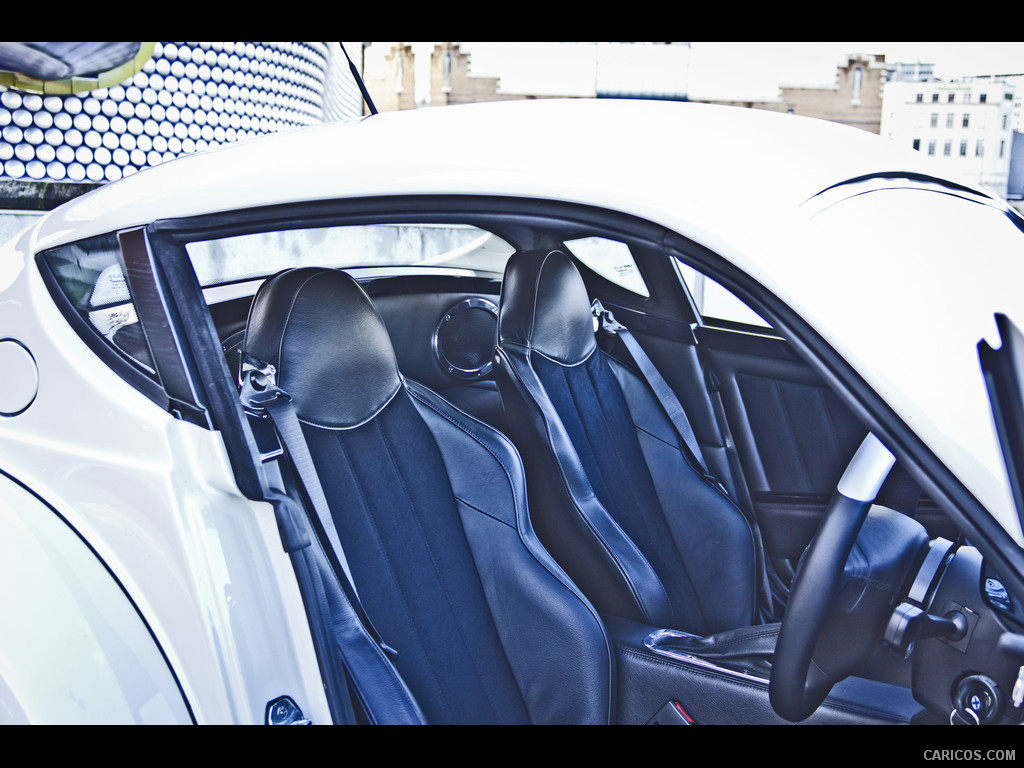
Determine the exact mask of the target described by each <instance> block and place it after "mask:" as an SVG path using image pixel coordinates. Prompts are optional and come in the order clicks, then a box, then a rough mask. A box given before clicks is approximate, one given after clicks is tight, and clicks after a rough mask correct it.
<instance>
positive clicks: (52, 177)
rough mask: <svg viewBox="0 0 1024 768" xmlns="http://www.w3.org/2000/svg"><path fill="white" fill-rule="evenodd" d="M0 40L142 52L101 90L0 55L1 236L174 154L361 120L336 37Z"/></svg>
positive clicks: (94, 82) (91, 80) (89, 80)
mask: <svg viewBox="0 0 1024 768" xmlns="http://www.w3.org/2000/svg"><path fill="white" fill-rule="evenodd" d="M3 45H5V46H9V47H11V46H19V45H21V46H25V47H30V46H59V45H65V46H75V45H78V46H86V45H94V46H98V45H109V46H136V47H137V48H138V49H139V51H140V53H139V54H138V55H137V56H136V60H135V61H134V62H133V66H131V67H129V69H128V70H127V72H123V71H121V70H120V69H114V70H111V71H112V72H116V77H115V78H114V79H112V81H111V82H109V83H108V82H105V81H103V80H102V78H101V77H98V76H88V77H86V76H76V77H74V78H65V79H64V80H60V81H58V80H43V79H35V78H33V77H31V76H26V75H24V74H23V73H18V72H17V70H13V69H12V68H14V67H16V66H17V65H18V61H16V60H11V61H7V60H6V59H4V57H2V56H0V65H2V66H3V67H7V70H5V71H3V72H0V241H3V240H6V238H7V236H8V235H10V234H12V233H13V231H16V230H17V229H19V228H20V226H21V222H22V220H23V218H24V217H25V216H28V215H33V214H34V213H38V212H41V211H45V210H48V209H49V208H52V207H54V206H56V205H59V204H60V203H62V202H64V201H65V200H67V199H69V198H71V197H74V196H76V195H79V194H82V193H83V192H86V191H88V190H89V189H91V188H93V187H95V186H97V185H100V184H104V183H106V182H109V181H114V180H117V179H119V178H121V177H122V176H127V175H130V174H133V173H136V172H138V171H140V170H143V169H145V168H147V167H149V166H152V165H157V164H159V163H163V162H166V161H167V160H170V159H173V158H175V157H177V156H179V155H185V154H191V153H193V152H202V151H204V150H206V149H210V148H214V147H217V146H220V145H222V144H228V143H231V142H235V141H244V140H247V139H251V138H254V137H256V136H260V135H263V134H268V133H274V132H276V131H280V130H286V129H291V128H295V127H299V126H304V125H311V124H316V123H321V122H326V121H330V120H337V119H344V118H346V117H356V116H358V115H360V114H361V113H362V98H361V95H360V93H359V89H358V87H357V86H356V83H355V80H354V79H353V78H352V75H351V73H350V71H349V68H348V61H347V60H346V58H345V56H344V55H342V50H341V47H340V45H339V43H337V42H265V43H261V42H154V43H104V44H99V43H94V44H86V43H25V44H18V43H6V44H3ZM345 45H346V50H349V49H350V47H351V49H352V50H358V45H359V44H358V43H347V44H345ZM40 58H42V57H40ZM30 63H31V61H30V60H26V65H28V64H30ZM103 74H107V73H103Z"/></svg>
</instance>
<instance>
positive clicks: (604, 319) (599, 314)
mask: <svg viewBox="0 0 1024 768" xmlns="http://www.w3.org/2000/svg"><path fill="white" fill-rule="evenodd" d="M590 311H591V312H592V313H593V315H594V331H604V332H605V333H610V334H612V335H615V334H617V333H618V332H619V331H621V330H625V328H626V326H624V325H622V324H621V323H620V322H619V321H618V320H616V319H615V315H613V314H612V311H611V310H610V309H605V308H604V306H603V305H602V304H601V300H600V299H594V301H593V303H592V304H591V305H590Z"/></svg>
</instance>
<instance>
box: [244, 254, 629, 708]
mask: <svg viewBox="0 0 1024 768" xmlns="http://www.w3.org/2000/svg"><path fill="white" fill-rule="evenodd" d="M245 350H246V354H247V355H251V356H253V357H255V358H257V359H259V360H261V361H263V362H266V363H272V364H273V365H274V366H275V367H276V369H277V376H278V384H279V386H280V387H281V388H282V389H284V390H285V391H286V392H288V393H289V394H290V395H291V397H292V399H293V402H294V403H295V407H296V410H297V412H298V416H299V419H300V422H301V424H302V430H303V433H304V434H305V437H306V441H307V442H308V445H309V449H310V453H311V455H312V458H313V461H314V463H315V466H316V470H317V473H318V475H319V477H320V481H321V484H322V486H323V489H324V492H325V495H326V496H327V499H328V503H329V506H330V510H331V516H332V518H333V520H334V524H335V526H336V528H337V532H338V535H339V538H340V540H341V541H342V546H343V547H344V548H345V555H346V557H347V560H348V563H349V565H350V567H351V570H352V574H353V581H354V583H355V586H356V589H357V590H358V592H359V595H360V598H361V601H362V603H363V606H364V608H365V610H366V613H367V615H368V616H369V618H370V620H371V621H372V622H373V624H374V626H375V627H376V628H377V630H378V631H379V632H380V634H381V636H382V637H383V639H384V641H385V642H386V643H387V644H388V645H389V646H391V647H392V648H394V649H396V650H397V656H396V658H395V665H396V667H397V668H398V670H399V673H400V674H401V675H402V677H403V679H404V680H405V681H406V684H407V685H408V687H409V689H410V690H411V691H412V692H413V694H414V696H415V697H416V699H417V701H418V703H419V704H420V707H421V709H422V710H423V712H424V714H425V715H426V717H427V719H428V721H430V722H432V723H525V722H587V723H603V722H608V721H609V718H610V717H611V707H612V705H611V687H612V684H611V673H610V670H611V655H610V650H609V645H608V641H607V638H606V636H605V633H604V629H603V626H602V624H601V622H600V620H599V619H598V617H597V614H596V611H595V610H594V609H593V607H592V606H591V605H590V604H589V603H588V602H587V601H586V600H585V599H584V598H583V597H582V595H581V594H580V593H579V591H578V590H576V588H575V587H574V586H573V585H572V584H571V582H569V580H568V579H567V578H566V576H565V574H564V573H563V572H562V571H561V570H560V569H559V568H558V567H557V565H555V563H554V562H553V561H552V560H551V558H550V557H549V555H548V554H547V553H546V552H545V551H544V550H543V548H542V547H541V546H540V545H539V543H538V542H537V541H536V539H535V537H534V535H533V532H532V529H531V528H530V521H529V517H528V509H527V505H526V494H525V488H524V478H523V471H522V466H521V463H520V462H519V458H518V456H517V454H516V452H515V450H514V449H513V448H512V446H511V445H510V444H509V443H508V441H507V440H505V439H504V438H503V437H502V436H501V435H499V434H498V433H497V432H495V431H494V430H492V429H490V428H489V427H487V426H485V425H483V424H482V423H480V422H477V421H475V420H474V419H472V418H470V417H468V416H467V415H466V414H464V413H462V412H460V411H458V410H457V409H455V408H454V407H452V406H451V405H449V404H448V403H446V402H445V401H444V400H442V399H441V398H439V397H438V396H436V395H435V394H434V393H432V392H431V391H429V390H427V389H425V388H423V387H420V386H418V385H415V384H412V383H411V382H410V383H407V382H406V381H405V380H404V379H403V377H402V375H401V373H400V372H399V370H398V368H397V366H396V363H395V359H394V354H393V352H392V350H391V345H390V341H389V337H388V333H387V330H386V329H385V327H384V324H383V322H382V321H381V319H380V316H379V315H378V314H377V312H376V310H375V309H374V308H373V306H372V304H371V303H370V300H369V298H368V297H367V296H366V294H365V293H364V292H363V290H362V289H361V288H360V287H359V285H358V284H357V283H356V282H355V281H354V280H352V279H351V278H350V277H349V276H348V275H346V274H344V273H342V272H338V271H335V270H329V269H297V270H293V271H291V272H286V273H284V274H282V275H278V276H276V277H274V278H272V279H271V280H269V281H268V282H267V283H266V284H265V285H264V286H263V287H262V288H261V289H260V292H259V293H258V294H257V296H256V299H255V301H254V303H253V307H252V310H251V313H250V318H249V325H248V329H247V334H246V340H245ZM543 638H551V642H548V641H546V640H544V639H543ZM538 640H539V642H538Z"/></svg>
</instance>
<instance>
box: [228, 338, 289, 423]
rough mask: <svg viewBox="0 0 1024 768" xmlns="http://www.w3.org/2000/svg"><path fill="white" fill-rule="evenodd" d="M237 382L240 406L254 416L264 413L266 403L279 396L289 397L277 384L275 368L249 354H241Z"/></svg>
mask: <svg viewBox="0 0 1024 768" xmlns="http://www.w3.org/2000/svg"><path fill="white" fill-rule="evenodd" d="M238 383H239V384H240V385H241V391H240V392H239V399H240V400H241V401H242V407H243V408H244V409H245V410H246V411H247V412H248V413H250V414H252V415H254V416H263V415H265V413H266V407H267V405H269V404H270V403H273V402H274V401H276V400H278V399H280V398H287V399H289V400H290V399H291V396H290V395H289V394H288V393H287V392H285V391H284V390H283V389H281V388H280V387H278V386H277V368H276V367H275V366H274V365H272V364H271V363H264V362H263V361H262V360H258V359H257V358H255V357H253V356H252V355H249V354H245V353H243V355H242V366H241V368H240V369H239V372H238Z"/></svg>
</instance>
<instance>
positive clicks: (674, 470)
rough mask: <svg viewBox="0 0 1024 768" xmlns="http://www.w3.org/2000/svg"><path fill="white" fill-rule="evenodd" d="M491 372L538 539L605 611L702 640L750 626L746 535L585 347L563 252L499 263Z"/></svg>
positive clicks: (752, 588) (728, 506) (619, 371)
mask: <svg viewBox="0 0 1024 768" xmlns="http://www.w3.org/2000/svg"><path fill="white" fill-rule="evenodd" d="M494 370H495V378H496V380H497V382H498V385H499V389H500V390H501V394H502V399H503V402H504V404H505V409H506V416H507V422H508V424H509V429H510V434H511V436H512V437H513V440H514V442H515V443H516V445H517V447H518V448H519V451H520V453H521V455H522V456H523V458H524V461H525V462H526V466H527V476H528V477H529V481H530V499H531V509H532V510H533V522H534V525H535V527H536V529H537V531H538V534H539V535H540V537H541V540H542V541H543V542H544V544H545V546H546V547H547V548H548V550H549V551H551V552H552V554H554V555H555V557H556V559H557V560H558V561H559V562H560V563H561V564H562V565H563V567H565V569H566V570H567V572H568V573H569V574H570V576H571V577H572V578H573V580H574V581H575V582H576V583H577V584H578V585H579V586H580V588H581V589H582V590H583V592H584V593H585V594H586V595H587V596H588V597H589V598H590V599H591V600H593V601H594V603H595V604H596V605H597V606H598V608H599V609H601V611H602V612H603V613H608V614H612V615H617V616H622V617H626V618H629V619H632V620H635V621H639V622H642V623H644V624H648V625H652V624H653V625H657V626H662V627H669V628H674V629H681V630H685V631H688V632H692V633H694V634H701V635H705V634H711V633H715V632H721V631H723V630H728V629H734V628H737V627H742V626H747V625H750V624H754V623H757V622H758V621H759V617H758V584H759V583H760V580H759V577H758V567H759V566H758V562H759V561H758V558H757V552H756V547H757V544H756V538H755V536H754V531H753V530H752V528H751V526H750V525H749V523H748V521H747V519H746V517H745V516H744V515H743V514H742V512H741V511H740V510H739V508H738V507H737V506H736V505H735V504H734V503H733V502H732V501H731V500H730V499H729V498H728V497H727V496H726V495H725V494H724V493H723V492H722V491H721V490H720V489H719V488H717V487H716V486H714V485H713V484H711V483H710V482H708V481H707V480H706V479H705V478H704V477H703V476H702V475H701V474H700V473H699V472H697V471H695V469H694V467H693V466H691V464H690V462H689V460H688V459H687V457H686V454H685V451H684V449H683V447H682V446H681V441H680V438H679V437H678V435H677V433H676V432H675V430H674V429H673V427H672V425H671V423H670V422H669V420H668V418H667V417H666V416H665V414H664V412H663V410H662V409H661V407H660V405H659V404H658V401H657V400H656V398H655V397H654V395H653V394H652V392H651V391H650V388H649V387H648V386H647V384H646V383H645V382H644V381H643V380H642V379H640V378H639V377H638V376H637V375H635V374H634V373H633V372H632V371H631V370H629V369H627V368H626V367H625V366H623V365H621V364H620V363H618V362H616V361H615V360H613V359H612V358H610V357H608V356H607V355H606V354H605V353H604V352H603V351H602V350H601V349H600V347H599V346H598V345H597V343H596V341H595V336H594V327H593V319H592V316H591V311H590V301H589V298H588V296H587V292H586V289H585V287H584V285H583V281H582V278H581V277H580V275H579V273H578V272H577V271H576V268H575V266H574V265H573V264H572V262H571V260H570V259H569V258H568V257H567V256H566V255H565V254H563V253H562V252H560V251H531V252H522V253H517V254H514V255H513V256H512V258H511V259H510V260H509V262H508V265H507V267H506V273H505V280H504V283H503V288H502V297H501V306H500V311H499V317H498V350H497V357H496V365H495V369H494Z"/></svg>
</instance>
